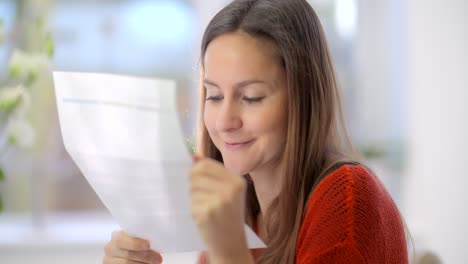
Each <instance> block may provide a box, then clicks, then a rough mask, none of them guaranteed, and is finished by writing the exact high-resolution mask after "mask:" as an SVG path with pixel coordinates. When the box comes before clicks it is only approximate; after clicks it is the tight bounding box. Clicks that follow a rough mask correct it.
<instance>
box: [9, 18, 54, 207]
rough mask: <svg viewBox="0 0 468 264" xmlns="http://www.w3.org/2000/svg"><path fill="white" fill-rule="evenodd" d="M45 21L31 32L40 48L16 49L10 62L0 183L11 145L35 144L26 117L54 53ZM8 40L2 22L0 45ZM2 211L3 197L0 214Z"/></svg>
mask: <svg viewBox="0 0 468 264" xmlns="http://www.w3.org/2000/svg"><path fill="white" fill-rule="evenodd" d="M43 21H44V20H43V19H41V18H38V19H36V20H35V21H34V25H32V27H31V30H32V32H33V33H34V39H35V41H37V42H36V43H37V46H36V47H35V49H34V50H33V51H25V50H23V49H14V50H13V52H12V55H11V57H10V60H9V62H8V74H7V76H6V80H4V81H3V85H0V184H1V183H2V182H4V181H5V177H6V175H5V171H4V167H3V164H2V163H1V162H2V159H3V157H4V155H5V153H6V152H7V151H8V149H9V148H10V147H11V146H17V147H21V148H29V147H31V146H32V145H33V144H34V138H35V132H34V129H33V127H32V125H31V123H30V121H29V120H28V118H27V113H28V109H29V106H30V93H31V89H32V87H34V84H35V82H36V80H37V79H38V77H39V75H40V74H43V73H44V72H46V71H49V70H48V69H49V64H50V59H51V57H52V55H53V53H54V45H53V41H52V37H51V34H50V33H49V32H48V31H47V30H46V29H45V24H44V22H43ZM4 41H8V32H6V31H5V29H4V23H3V21H2V20H0V44H3V42H4ZM2 210H3V201H2V196H1V195H0V211H2Z"/></svg>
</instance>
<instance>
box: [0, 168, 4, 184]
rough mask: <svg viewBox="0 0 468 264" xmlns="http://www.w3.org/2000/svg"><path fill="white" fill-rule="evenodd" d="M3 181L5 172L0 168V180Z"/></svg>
mask: <svg viewBox="0 0 468 264" xmlns="http://www.w3.org/2000/svg"><path fill="white" fill-rule="evenodd" d="M2 181H5V173H4V172H3V169H2V168H0V182H2Z"/></svg>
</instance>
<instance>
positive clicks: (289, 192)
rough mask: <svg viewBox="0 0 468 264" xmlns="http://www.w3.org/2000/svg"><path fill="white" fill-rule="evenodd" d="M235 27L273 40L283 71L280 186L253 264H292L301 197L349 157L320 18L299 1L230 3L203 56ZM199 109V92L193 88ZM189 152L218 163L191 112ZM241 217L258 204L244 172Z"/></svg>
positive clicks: (209, 33) (213, 25) (211, 28)
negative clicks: (192, 145)
mask: <svg viewBox="0 0 468 264" xmlns="http://www.w3.org/2000/svg"><path fill="white" fill-rule="evenodd" d="M236 31H242V32H245V33H247V34H250V35H251V36H253V37H260V38H263V39H267V40H268V41H271V42H272V43H274V44H275V46H276V48H277V50H278V54H279V55H280V56H281V63H282V66H283V67H284V69H285V72H286V75H287V85H288V98H289V99H288V100H289V102H288V110H289V114H288V132H287V140H286V146H285V151H284V155H283V159H284V161H285V162H286V168H285V175H286V176H285V177H284V182H283V185H282V190H281V192H280V194H279V195H278V197H276V199H274V201H273V202H272V204H271V205H270V207H269V209H268V210H267V212H265V214H264V219H265V222H266V227H267V234H268V241H266V242H267V244H268V248H267V249H266V250H265V251H264V253H263V254H262V256H261V257H260V259H259V260H258V263H294V261H295V248H296V240H297V236H298V233H299V229H300V226H301V220H302V215H303V211H304V208H305V206H306V203H307V200H308V197H309V195H310V193H311V192H312V191H313V189H314V187H315V186H316V185H317V183H318V182H319V181H320V180H321V178H322V174H323V172H324V171H325V170H327V168H329V167H330V166H332V165H333V164H334V163H336V162H337V161H338V160H340V159H350V158H351V157H352V156H353V155H354V151H353V150H352V147H351V144H350V142H349V140H348V136H347V132H346V129H345V126H344V122H343V117H342V111H341V102H340V96H339V91H338V88H337V84H336V80H335V73H334V69H333V65H332V61H331V57H330V52H329V50H328V46H327V43H326V39H325V35H324V32H323V29H322V26H321V24H320V21H319V19H318V17H317V15H316V13H315V11H314V10H313V9H312V7H311V6H310V5H309V4H308V3H307V1H305V0H238V1H233V2H232V3H230V4H229V5H228V6H226V7H225V8H224V9H222V10H221V11H220V12H219V13H218V14H216V15H215V17H214V18H213V19H212V20H211V21H210V23H209V24H208V26H207V29H206V31H205V34H204V36H203V40H202V46H201V64H202V65H201V66H202V69H201V74H202V76H201V77H202V78H201V79H202V80H203V75H204V73H203V59H204V56H205V53H206V50H207V48H208V45H209V43H210V42H211V41H212V40H213V39H215V38H216V37H218V36H220V35H222V34H225V33H232V32H236ZM200 94H201V98H200V99H201V103H200V107H201V108H200V113H203V111H204V98H205V90H204V89H203V85H201V86H200ZM198 135H199V138H198V139H199V141H198V144H197V151H199V152H201V153H202V154H203V155H205V156H207V157H211V158H214V159H217V160H219V161H221V162H222V157H221V153H220V152H219V150H218V149H217V148H216V147H215V145H214V144H213V142H212V140H211V139H210V137H209V135H208V132H207V130H206V128H205V126H204V123H203V114H200V117H199V131H198ZM245 177H246V179H247V180H248V190H247V192H248V193H247V196H248V197H247V205H246V207H247V214H246V215H247V219H246V222H247V223H249V224H252V223H253V222H254V221H255V219H256V217H257V215H258V213H259V210H260V209H259V204H258V200H257V197H256V194H255V188H254V186H253V182H252V181H251V180H250V178H249V176H248V175H245Z"/></svg>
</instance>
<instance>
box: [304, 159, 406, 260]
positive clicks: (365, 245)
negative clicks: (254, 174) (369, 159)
mask: <svg viewBox="0 0 468 264" xmlns="http://www.w3.org/2000/svg"><path fill="white" fill-rule="evenodd" d="M302 221H303V222H302V226H301V229H300V232H299V235H298V242H297V254H298V257H300V256H301V255H302V256H307V257H312V256H314V257H315V256H322V257H323V256H326V255H330V254H332V255H333V254H338V253H339V252H341V253H340V254H347V255H353V256H354V260H355V261H356V262H352V261H351V262H349V263H362V262H363V259H367V260H369V259H373V258H375V259H381V258H383V255H385V254H386V253H385V251H389V250H390V251H392V249H394V248H395V245H391V246H388V245H387V244H388V243H398V245H396V248H398V250H399V249H400V248H402V247H403V246H404V247H406V244H405V240H404V229H403V226H402V222H401V219H400V216H399V212H398V209H397V207H396V205H395V203H394V202H393V200H392V199H391V197H390V195H389V194H388V192H387V191H386V190H385V188H384V186H383V185H382V184H381V183H380V181H379V180H378V179H377V178H376V177H375V176H374V175H373V174H372V173H371V172H370V171H369V170H368V169H367V168H365V167H363V166H361V165H343V166H341V167H339V168H337V169H336V170H334V171H332V172H330V173H329V174H328V175H327V176H326V177H325V178H324V179H323V180H322V182H321V183H320V184H319V185H318V186H317V187H316V188H315V190H314V191H313V193H312V194H311V195H310V197H309V200H308V202H307V205H306V208H305V210H304V214H303V220H302ZM392 232H393V234H392ZM304 254H305V255H304ZM400 254H401V253H400ZM305 263H306V262H305ZM364 263H366V262H364ZM382 263H386V262H382Z"/></svg>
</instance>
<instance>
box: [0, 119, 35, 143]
mask: <svg viewBox="0 0 468 264" xmlns="http://www.w3.org/2000/svg"><path fill="white" fill-rule="evenodd" d="M6 131H7V135H8V141H9V142H10V143H12V144H16V145H18V146H20V147H23V148H28V147H31V146H32V145H33V144H34V140H35V134H34V129H33V127H32V126H31V123H29V122H28V121H27V120H25V119H22V118H13V119H11V120H10V122H9V123H8V127H7V130H6Z"/></svg>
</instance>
